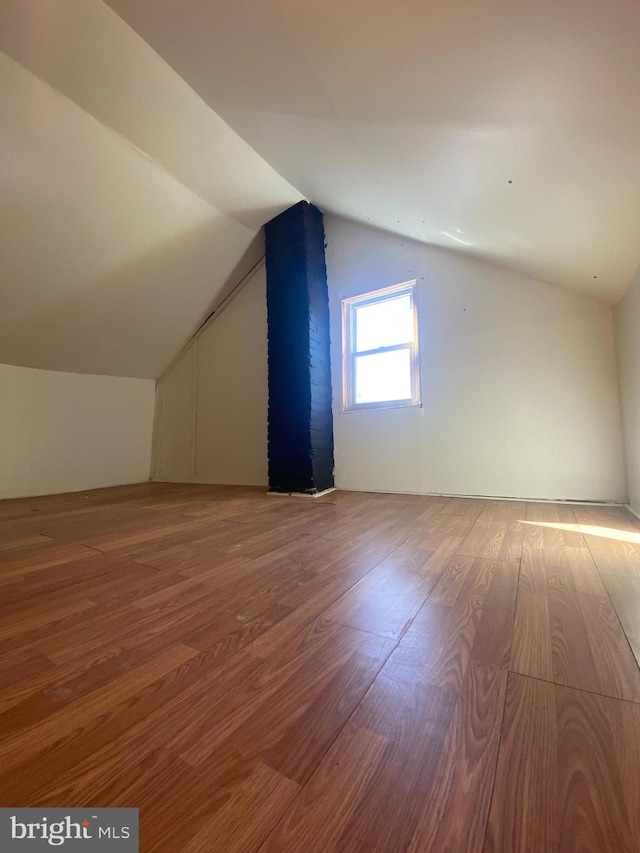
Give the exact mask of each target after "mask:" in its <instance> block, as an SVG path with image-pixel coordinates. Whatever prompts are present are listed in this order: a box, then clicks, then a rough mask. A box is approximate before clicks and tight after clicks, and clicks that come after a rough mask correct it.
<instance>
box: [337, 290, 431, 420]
mask: <svg viewBox="0 0 640 853" xmlns="http://www.w3.org/2000/svg"><path fill="white" fill-rule="evenodd" d="M405 293H407V294H409V295H410V297H411V309H412V311H413V328H414V335H413V340H412V341H407V342H404V343H400V344H393V345H391V346H384V347H376V348H375V349H368V350H360V351H357V350H356V349H355V341H356V309H357V308H361V307H363V306H366V305H372V304H377V303H383V302H385V301H386V300H387V299H388V300H390V299H393V298H395V297H398V296H402V295H404V294H405ZM342 310H343V316H342V328H343V352H342V365H343V377H342V389H343V394H342V397H343V400H342V404H343V405H342V410H343V412H350V411H358V410H360V409H380V408H401V407H404V406H418V405H420V367H419V352H418V314H417V304H416V295H415V282H411V283H406V282H405V283H403V284H399V285H393V286H392V287H390V288H385V289H384V290H382V291H377V292H376V293H374V294H367V295H366V296H365V297H357V296H355V297H351V298H349V299H344V300H343V302H342ZM405 349H406V350H408V351H409V357H410V370H411V397H403V398H400V399H397V400H380V401H377V402H366V403H356V388H355V382H356V360H357V359H358V358H361V357H362V356H366V355H377V354H380V353H385V352H395V351H398V350H405Z"/></svg>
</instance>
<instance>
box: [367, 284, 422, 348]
mask: <svg viewBox="0 0 640 853" xmlns="http://www.w3.org/2000/svg"><path fill="white" fill-rule="evenodd" d="M353 310H354V312H355V333H356V334H355V338H356V340H355V349H356V352H363V351H364V350H370V349H378V347H392V346H395V345H396V344H406V343H409V342H410V341H412V340H413V310H412V308H411V296H410V295H409V294H408V293H403V294H402V295H401V296H395V297H393V298H391V299H384V300H382V301H381V302H374V303H373V305H363V306H362V307H361V308H358V307H357V306H355V307H354V309H353Z"/></svg>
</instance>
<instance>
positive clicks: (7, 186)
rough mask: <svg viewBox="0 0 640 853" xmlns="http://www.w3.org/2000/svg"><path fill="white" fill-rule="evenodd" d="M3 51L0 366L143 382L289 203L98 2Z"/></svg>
mask: <svg viewBox="0 0 640 853" xmlns="http://www.w3.org/2000/svg"><path fill="white" fill-rule="evenodd" d="M0 49H1V50H2V51H3V52H2V53H0V219H1V220H2V222H1V227H0V305H1V310H0V362H5V363H9V364H18V365H24V366H30V367H40V368H46V369H49V370H68V371H77V372H83V373H103V374H112V375H122V376H137V377H141V378H156V377H158V376H159V375H160V374H161V373H162V371H163V370H164V368H165V367H166V366H167V365H168V364H169V362H170V361H171V360H172V359H173V357H174V356H175V354H176V353H177V352H178V351H179V349H180V348H181V347H182V345H183V344H184V343H185V341H186V340H187V339H188V338H189V337H190V335H191V334H192V333H193V332H194V331H195V329H196V328H197V327H198V325H199V324H200V322H201V321H202V320H203V319H204V317H206V315H207V314H208V313H209V311H210V309H211V307H212V305H214V304H215V303H216V301H217V299H218V296H219V294H220V291H222V290H223V289H224V288H225V287H227V286H228V284H229V283H230V282H232V281H233V277H234V275H235V276H239V275H240V272H239V270H241V269H242V267H243V264H244V265H245V266H246V265H249V264H250V262H251V261H252V260H253V259H255V255H256V254H257V253H259V251H260V248H259V246H257V245H256V234H257V232H258V230H259V229H260V226H261V225H262V224H263V223H264V222H265V221H266V220H267V219H269V218H271V217H272V216H274V215H276V214H277V213H278V212H280V211H281V210H284V209H286V208H287V207H289V206H290V205H291V204H295V203H296V202H297V201H299V200H300V198H302V196H301V195H300V193H299V192H298V191H296V190H295V189H293V187H291V186H290V185H289V184H288V183H287V181H286V180H285V179H283V178H282V177H280V175H278V174H277V172H275V171H274V169H273V168H272V167H270V166H269V165H267V163H266V162H265V161H264V160H263V159H262V158H261V157H260V156H259V155H258V154H256V153H255V152H254V151H253V150H252V149H251V148H250V146H249V145H248V144H247V143H246V142H244V141H243V140H242V139H241V138H240V137H239V136H238V135H237V134H236V133H235V132H234V131H233V130H231V128H229V126H228V125H227V124H226V123H225V122H224V121H223V120H222V119H220V118H219V117H218V116H217V115H216V114H215V113H214V112H213V111H212V110H211V109H210V108H209V107H208V106H207V105H206V104H205V103H204V102H203V101H202V100H201V99H200V98H199V97H198V96H197V95H196V94H195V93H194V92H193V90H192V89H191V88H190V87H189V86H188V85H187V84H186V83H185V82H184V81H183V80H182V79H181V78H180V77H179V76H178V75H177V74H176V72H175V71H173V70H172V69H171V68H170V66H169V65H167V64H166V63H165V62H164V61H163V60H162V59H161V58H160V57H159V56H158V55H157V54H156V53H155V52H154V51H153V50H152V49H151V48H150V47H149V46H148V45H147V44H145V42H144V41H143V40H142V39H141V38H140V37H139V36H137V35H136V34H135V33H134V32H133V31H132V30H131V29H130V28H129V27H128V26H127V25H126V24H125V23H124V22H123V21H122V20H121V19H120V18H118V16H117V15H116V14H115V13H114V12H112V10H110V9H109V8H108V7H107V6H105V5H104V4H103V3H101V2H97V0H27V2H24V0H15V2H14V0H3V2H2V4H0Z"/></svg>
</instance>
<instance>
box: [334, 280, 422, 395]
mask: <svg viewBox="0 0 640 853" xmlns="http://www.w3.org/2000/svg"><path fill="white" fill-rule="evenodd" d="M342 334H343V350H342V357H343V405H344V410H345V411H354V410H357V409H373V408H383V407H396V406H417V405H419V404H420V371H419V365H418V314H417V310H416V299H415V281H409V282H405V283H404V284H397V285H394V286H393V287H387V288H385V289H384V290H376V291H374V292H373V293H365V294H364V295H363V296H352V297H351V298H350V299H343V300H342Z"/></svg>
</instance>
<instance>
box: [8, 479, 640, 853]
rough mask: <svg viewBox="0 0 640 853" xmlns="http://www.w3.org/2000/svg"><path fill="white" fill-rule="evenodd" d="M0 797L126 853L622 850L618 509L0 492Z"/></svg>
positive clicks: (334, 497) (626, 722)
mask: <svg viewBox="0 0 640 853" xmlns="http://www.w3.org/2000/svg"><path fill="white" fill-rule="evenodd" d="M0 613H1V617H2V618H1V621H0V640H1V647H0V658H1V659H2V669H1V672H2V680H1V683H0V734H1V740H0V805H3V806H36V805H37V806H64V807H71V806H92V805H93V806H96V807H98V806H137V807H138V808H139V809H140V822H141V850H142V851H143V853H152V852H153V853H155V851H158V853H211V851H214V853H215V851H221V853H232V851H242V853H251V851H258V850H259V851H261V853H274V851H292V853H313V851H318V853H320V851H322V853H327V852H328V851H348V853H372V851H385V853H396V851H397V853H401V851H414V852H415V853H426V851H435V853H475V851H478V853H481V851H484V853H495V851H502V853H519V851H530V853H554V851H559V853H568V851H576V853H578V851H580V853H589V851H593V853H595V851H598V853H600V851H610V853H626V851H630V852H631V851H633V853H637V851H638V850H640V670H639V668H638V660H639V659H640V522H638V521H637V520H636V519H634V518H633V517H632V516H630V515H628V514H627V513H626V512H625V511H624V510H622V509H618V508H605V507H585V506H568V505H553V504H539V503H530V504H525V503H522V502H510V501H490V500H487V501H485V500H471V499H459V498H449V499H447V498H437V497H416V496H399V495H375V494H355V493H349V492H334V493H332V494H329V495H327V496H326V497H324V498H321V499H318V500H301V499H296V498H283V497H270V496H266V495H264V493H263V491H262V490H260V489H246V488H234V487H213V486H176V485H166V484H141V485H139V486H127V487H122V488H117V489H102V490H98V491H94V492H89V493H86V494H73V495H62V496H54V497H47V498H37V499H26V500H21V501H4V502H2V503H0Z"/></svg>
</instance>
